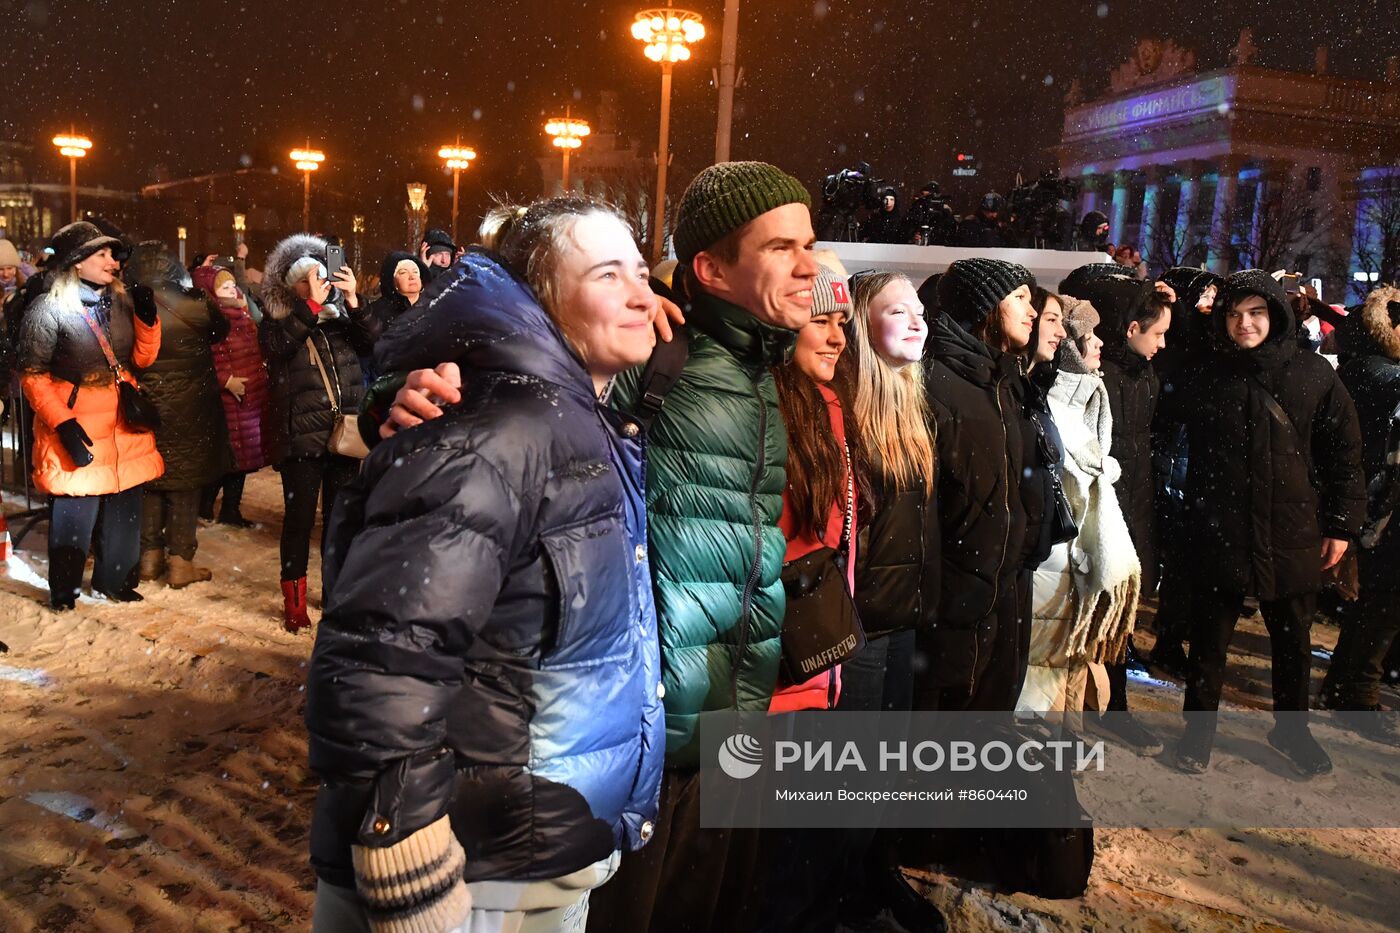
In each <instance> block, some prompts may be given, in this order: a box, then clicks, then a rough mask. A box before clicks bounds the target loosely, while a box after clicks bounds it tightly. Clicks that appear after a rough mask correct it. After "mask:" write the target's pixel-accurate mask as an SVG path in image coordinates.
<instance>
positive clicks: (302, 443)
mask: <svg viewBox="0 0 1400 933" xmlns="http://www.w3.org/2000/svg"><path fill="white" fill-rule="evenodd" d="M328 249H329V247H328V244H327V243H326V241H325V240H323V239H321V238H320V237H315V236H310V235H308V234H296V235H295V236H290V237H288V238H287V239H285V240H283V241H282V242H281V243H278V244H277V246H276V247H274V248H273V250H272V252H271V253H269V254H268V257H267V266H266V269H265V270H264V273H263V306H264V311H265V313H266V316H265V317H264V318H263V322H262V324H261V325H260V328H259V341H260V342H261V344H262V348H263V353H264V355H265V356H266V358H267V364H268V375H269V377H270V382H271V396H272V397H271V402H270V404H269V406H268V413H267V418H266V420H265V421H264V423H263V425H264V429H265V431H266V433H267V444H268V449H269V451H270V453H271V459H272V462H273V464H274V466H275V467H276V468H277V470H278V471H279V472H280V473H281V474H282V502H283V506H284V509H285V517H284V519H283V523H282V542H281V555H282V624H283V626H284V627H285V628H286V629H287V631H289V632H295V631H299V630H300V629H303V628H306V627H307V626H309V625H310V624H311V618H310V616H309V615H308V614H307V611H306V575H307V563H308V561H309V559H310V549H311V530H312V528H313V527H314V526H315V524H316V501H317V499H318V498H319V499H320V501H321V515H322V542H323V544H324V539H325V527H327V526H328V524H329V522H328V521H326V520H327V519H328V518H329V517H330V510H331V506H332V505H334V504H335V497H336V494H337V493H338V492H339V491H340V488H341V487H342V486H344V485H345V484H346V483H347V482H349V481H350V480H351V479H353V478H354V476H355V474H356V472H357V471H358V470H359V461H358V460H356V459H354V458H353V457H350V456H345V455H344V454H342V453H338V452H336V451H334V450H332V449H331V442H332V437H333V433H334V432H333V429H334V428H335V427H336V421H337V412H338V411H343V412H354V411H355V410H356V409H357V408H358V407H359V404H360V397H361V396H362V395H363V394H364V384H363V381H362V379H361V374H360V360H359V357H360V355H361V354H365V353H368V352H369V350H370V340H369V334H368V332H367V331H366V327H365V324H366V318H367V316H368V315H367V313H366V308H365V306H364V304H363V303H362V302H361V301H360V299H359V296H358V294H356V289H357V282H356V281H355V273H354V272H352V271H351V269H350V267H349V266H341V267H340V269H339V270H337V271H336V272H334V273H333V274H332V275H331V276H330V278H329V279H328V278H327V273H326V267H325V262H324V260H325V258H326V255H327V251H328Z"/></svg>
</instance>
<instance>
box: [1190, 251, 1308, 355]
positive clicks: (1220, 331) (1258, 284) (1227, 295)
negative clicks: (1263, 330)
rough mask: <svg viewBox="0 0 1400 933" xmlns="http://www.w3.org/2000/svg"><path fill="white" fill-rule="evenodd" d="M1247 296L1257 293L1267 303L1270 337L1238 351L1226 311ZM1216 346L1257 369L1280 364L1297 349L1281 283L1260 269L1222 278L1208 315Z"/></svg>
mask: <svg viewBox="0 0 1400 933" xmlns="http://www.w3.org/2000/svg"><path fill="white" fill-rule="evenodd" d="M1248 295H1258V296H1260V297H1261V298H1263V299H1264V300H1265V301H1266V302H1268V304H1269V336H1268V337H1265V338H1264V342H1263V343H1262V344H1260V345H1259V346H1257V347H1255V348H1254V349H1253V350H1241V349H1239V348H1238V347H1236V346H1235V344H1234V342H1233V341H1231V340H1230V337H1229V335H1228V334H1227V333H1226V332H1225V313H1226V312H1227V311H1228V310H1229V309H1230V308H1232V307H1233V306H1234V305H1235V304H1236V303H1237V302H1239V301H1240V300H1241V299H1243V298H1245V297H1246V296H1248ZM1210 326H1211V332H1212V335H1213V337H1214V339H1215V345H1216V346H1217V347H1218V348H1219V349H1220V350H1221V352H1222V353H1224V354H1225V356H1226V357H1228V358H1232V359H1236V360H1242V361H1247V362H1248V363H1249V364H1250V365H1251V366H1252V367H1254V368H1257V369H1273V368H1274V367H1276V366H1279V365H1282V364H1283V363H1284V362H1285V361H1286V360H1287V359H1288V358H1289V357H1291V356H1292V355H1293V354H1294V353H1295V352H1297V349H1298V342H1297V340H1296V339H1295V332H1296V331H1297V329H1298V321H1297V319H1296V318H1295V317H1294V316H1293V308H1292V307H1291V306H1290V305H1289V303H1288V296H1287V295H1285V294H1284V292H1283V286H1282V285H1280V284H1279V283H1278V282H1277V281H1275V280H1274V277H1273V276H1271V275H1269V273H1267V272H1265V271H1264V270H1263V269H1243V270H1241V271H1239V272H1236V273H1234V274H1232V275H1230V276H1228V277H1226V279H1225V284H1224V285H1223V286H1221V288H1220V292H1219V294H1217V295H1216V298H1215V310H1214V311H1213V312H1212V313H1211V316H1210Z"/></svg>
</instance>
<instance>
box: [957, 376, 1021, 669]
mask: <svg viewBox="0 0 1400 933" xmlns="http://www.w3.org/2000/svg"><path fill="white" fill-rule="evenodd" d="M1005 381H1006V377H1005V376H1003V377H1002V378H1000V379H998V380H997V381H996V382H995V383H993V384H992V395H993V396H994V397H995V398H996V401H997V415H998V418H997V420H998V421H999V422H1001V447H1002V451H1003V452H1004V453H1005V454H1006V456H1005V458H1004V459H1003V460H1002V463H1003V466H1002V471H1001V507H1002V509H1003V510H1004V511H1005V512H1006V525H1005V528H1006V531H1005V533H1004V534H1003V535H1002V539H1001V557H1000V558H999V559H998V560H997V572H996V576H995V577H993V578H992V605H991V609H990V611H991V612H993V613H995V612H996V609H997V601H998V600H999V599H1000V598H1001V568H1002V567H1004V566H1006V551H1007V548H1008V547H1009V546H1010V545H1011V498H1010V493H1009V492H1008V490H1009V489H1010V488H1011V451H1010V449H1009V446H1008V445H1009V444H1010V442H1011V434H1010V432H1008V431H1007V430H1006V411H1005V409H1003V408H1002V405H1001V387H1002V383H1003V382H1005ZM997 624H998V625H1000V624H1001V620H1000V619H998V620H997ZM980 654H981V646H980V645H979V644H978V641H977V633H976V632H973V633H972V683H971V684H969V685H968V690H967V692H968V693H969V694H970V693H972V692H973V691H974V690H976V689H977V660H978V657H979V655H980Z"/></svg>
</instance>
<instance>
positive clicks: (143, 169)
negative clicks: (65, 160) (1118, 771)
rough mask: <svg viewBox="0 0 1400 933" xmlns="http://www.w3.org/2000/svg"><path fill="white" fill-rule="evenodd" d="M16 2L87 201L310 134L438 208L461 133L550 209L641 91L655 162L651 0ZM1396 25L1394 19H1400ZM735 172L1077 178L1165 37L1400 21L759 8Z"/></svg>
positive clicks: (688, 158) (480, 198)
mask: <svg viewBox="0 0 1400 933" xmlns="http://www.w3.org/2000/svg"><path fill="white" fill-rule="evenodd" d="M370 6H371V4H366V3H362V2H358V0H292V2H276V3H273V2H262V0H244V2H236V0H231V2H218V3H215V2H203V0H178V2H175V0H140V2H131V0H122V2H96V0H89V2H66V3H61V2H56V0H0V24H3V25H2V26H0V30H3V35H4V37H5V41H4V42H3V46H0V49H2V50H0V74H2V75H3V80H0V139H18V140H21V141H25V142H31V143H34V144H35V145H36V146H37V154H36V158H35V160H34V162H35V171H36V173H47V174H49V175H51V176H52V180H55V181H61V180H65V179H64V175H65V174H66V173H65V172H64V171H63V169H64V167H65V166H63V165H62V164H60V160H59V159H58V158H57V157H56V156H55V155H53V153H52V148H51V147H50V146H49V145H48V139H49V137H50V136H52V135H53V134H54V133H55V132H58V131H62V130H65V129H67V128H68V125H69V124H70V123H71V124H72V125H73V126H75V127H76V128H77V129H78V130H80V131H82V132H86V133H88V134H89V135H90V136H91V137H92V138H93V139H94V141H95V142H96V148H95V150H94V152H93V155H92V156H91V157H89V158H88V159H86V160H85V162H84V164H83V166H82V174H83V181H84V183H102V184H107V185H112V186H121V187H128V188H129V187H135V186H137V185H140V184H143V183H147V182H150V181H153V180H155V179H156V178H157V177H158V174H159V173H161V172H165V173H166V174H167V175H169V176H172V177H180V176H183V175H187V174H195V173H201V172H207V171H220V170H226V169H232V168H236V167H238V166H239V164H240V162H241V163H242V164H256V165H269V164H279V165H280V166H281V167H282V168H283V170H289V169H290V166H289V165H288V164H287V163H286V159H285V153H286V151H287V150H288V149H290V148H292V147H293V146H295V145H299V144H301V143H303V142H305V140H306V137H307V136H308V134H309V135H310V137H311V141H312V143H313V144H316V145H320V146H321V147H322V148H323V149H324V150H325V151H326V153H327V158H328V161H327V165H326V167H325V168H324V170H323V171H322V172H320V173H319V174H318V178H317V183H318V184H322V183H323V184H327V185H331V186H333V187H335V188H337V189H339V190H342V191H346V192H349V193H352V194H355V195H357V196H359V197H361V198H364V199H366V200H376V201H383V202H385V203H397V202H400V201H402V198H403V184H404V182H406V181H410V180H425V181H427V182H428V184H429V185H430V204H431V205H432V206H433V208H434V216H435V217H438V216H441V215H442V214H443V210H442V208H443V206H444V204H445V202H444V201H443V200H441V199H442V197H443V194H444V192H450V189H451V183H450V180H448V181H447V183H446V186H445V187H444V179H443V177H442V176H441V175H440V174H438V170H436V165H437V159H436V156H435V153H436V149H437V147H438V146H439V145H440V144H442V143H444V142H450V141H452V140H453V139H454V138H455V137H456V135H457V134H458V133H459V132H460V133H461V136H462V140H463V142H464V143H469V144H472V145H474V146H475V147H476V148H477V150H478V153H479V154H480V156H481V158H480V160H479V162H478V163H477V165H476V166H474V167H473V168H472V169H471V170H470V171H469V172H468V173H467V175H464V178H463V186H464V187H463V197H464V212H467V213H466V216H468V217H470V216H472V213H474V212H476V211H478V210H479V208H480V206H481V205H483V204H484V203H485V200H486V195H487V192H488V191H489V192H500V193H509V194H513V195H515V196H517V197H529V196H531V195H534V194H536V193H537V192H538V186H539V180H538V169H537V166H536V163H535V161H534V160H535V157H537V156H538V155H540V154H542V153H545V152H547V151H550V150H549V147H548V144H547V141H546V140H545V138H544V136H543V133H542V130H541V124H542V122H543V118H544V117H545V116H547V115H549V113H550V112H553V111H557V110H562V109H563V107H564V105H565V103H570V102H571V103H572V104H573V106H574V107H575V108H576V110H577V111H578V112H579V115H581V116H583V117H585V118H595V117H596V114H595V111H596V105H597V100H598V92H599V91H601V90H604V89H613V90H616V91H617V92H618V93H619V94H620V96H621V118H620V122H621V128H622V134H623V136H624V137H625V138H632V137H635V138H637V139H640V140H642V142H643V147H644V151H647V152H650V151H654V148H655V134H656V125H657V123H656V121H657V114H658V97H659V88H660V75H659V67H658V66H656V65H653V64H652V63H651V62H649V61H647V60H646V59H645V58H644V57H643V56H642V53H641V49H640V47H639V44H638V43H637V42H636V41H635V40H633V39H632V38H631V36H630V34H629V32H628V29H629V26H630V23H631V17H632V14H633V13H634V12H635V11H636V9H638V8H640V7H641V6H642V4H640V3H637V4H633V3H619V2H616V0H609V2H601V0H576V2H567V0H555V2H544V0H491V2H481V0H475V2H465V3H461V2H457V3H449V2H438V3H427V2H421V0H416V2H411V3H410V2H401V0H382V2H379V3H377V4H373V7H374V8H373V10H370V9H369V7H370ZM690 6H691V7H692V8H693V9H695V10H696V11H697V12H699V13H701V14H702V15H703V16H704V17H705V21H706V25H707V28H708V30H709V35H708V36H707V37H706V39H705V40H704V41H703V42H702V43H701V44H700V45H699V46H697V47H696V49H695V58H694V59H692V60H691V61H690V62H688V63H683V64H681V65H678V66H677V69H676V79H675V98H674V104H673V123H672V137H671V138H672V146H673V151H674V154H675V155H674V159H675V161H674V163H673V164H674V166H675V167H676V168H675V171H676V172H677V173H679V174H681V176H682V177H681V178H680V179H678V180H677V186H676V188H675V189H673V193H677V192H678V191H679V190H680V188H679V186H680V184H681V183H683V181H684V178H685V176H686V174H687V170H690V171H693V170H694V169H696V168H699V167H700V166H703V165H705V164H707V163H708V161H709V160H710V158H711V155H712V152H713V145H714V142H713V140H714V108H715V91H714V89H713V88H712V87H711V86H710V80H709V79H710V70H711V68H712V67H714V66H715V65H716V64H717V61H718V57H719V34H720V19H721V15H722V12H723V3H722V0H705V2H703V3H695V4H690ZM1382 10H1388V11H1389V12H1387V13H1382ZM740 16H741V26H740V34H739V63H740V65H741V66H742V67H743V68H744V85H743V86H742V87H741V88H740V89H739V92H738V95H737V98H736V114H735V130H734V144H733V157H735V158H757V159H766V160H769V161H773V162H776V163H778V164H779V165H782V166H784V167H786V168H788V169H789V170H791V171H793V172H795V173H797V174H798V175H799V176H800V177H801V178H802V179H803V180H804V181H805V182H806V183H807V184H808V185H809V186H810V187H812V188H813V190H814V191H815V190H816V188H817V186H818V185H819V183H820V178H821V176H822V175H824V174H825V173H827V172H830V171H833V170H835V169H837V168H839V167H841V166H842V165H843V164H848V163H850V162H853V161H854V160H856V159H858V158H863V159H866V160H868V161H869V162H871V163H872V165H873V166H874V168H875V170H876V173H877V174H879V175H881V176H883V177H885V178H888V179H891V180H893V181H895V182H897V183H900V184H901V185H903V186H905V188H906V190H907V188H908V187H910V186H917V185H918V184H919V183H921V182H923V181H924V180H925V179H926V178H929V177H934V178H940V179H943V180H944V181H945V182H946V181H947V180H948V169H949V168H951V164H952V163H951V159H952V154H953V153H954V152H955V151H956V150H957V149H959V148H961V149H966V150H968V151H973V152H975V153H976V154H977V155H978V156H979V158H980V160H981V164H982V168H983V174H984V176H985V180H979V181H978V182H977V186H978V188H979V190H981V189H985V188H987V187H995V188H997V189H999V190H1002V191H1005V190H1006V189H1007V187H1009V185H1008V181H1009V178H1010V176H1011V174H1012V173H1014V172H1015V171H1016V170H1018V169H1020V170H1022V171H1024V172H1026V173H1027V174H1028V175H1033V174H1034V173H1035V172H1037V171H1039V170H1040V169H1042V168H1046V167H1049V166H1050V165H1051V164H1052V162H1053V160H1052V156H1051V155H1050V154H1049V153H1048V152H1047V151H1046V149H1047V147H1049V146H1051V145H1053V144H1054V143H1055V142H1056V140H1057V139H1058V135H1059V129H1060V123H1061V119H1062V107H1063V103H1062V98H1063V94H1064V91H1065V89H1066V88H1067V87H1068V86H1069V83H1070V81H1071V80H1072V79H1074V78H1076V77H1078V78H1081V79H1082V80H1083V82H1084V87H1085V90H1086V91H1087V92H1089V94H1090V95H1091V96H1092V95H1094V94H1096V93H1097V92H1098V91H1100V90H1101V89H1102V88H1103V87H1104V86H1105V85H1106V83H1107V77H1108V73H1109V71H1110V70H1111V69H1112V68H1113V67H1115V66H1117V65H1118V64H1119V63H1121V62H1123V61H1126V60H1127V57H1128V55H1129V52H1130V50H1131V48H1132V46H1133V44H1134V42H1135V40H1136V39H1137V38H1138V37H1139V36H1142V35H1148V34H1156V35H1160V36H1162V37H1164V38H1170V39H1174V40H1176V41H1177V42H1178V43H1179V44H1181V45H1184V46H1186V47H1189V48H1194V49H1195V50H1196V51H1197V55H1198V58H1199V62H1200V67H1201V68H1202V69H1207V68H1214V67H1220V66H1223V65H1224V64H1225V63H1226V57H1227V53H1228V51H1229V49H1230V48H1231V47H1232V46H1233V45H1234V44H1235V41H1236V39H1237V38H1238V35H1239V30H1240V28H1241V27H1242V26H1246V25H1251V26H1253V27H1254V30H1255V33H1254V38H1255V42H1256V44H1257V45H1258V46H1259V48H1260V52H1261V54H1260V59H1259V63H1260V64H1263V65H1269V66H1276V67H1287V68H1295V69H1299V70H1311V68H1312V63H1313V54H1314V49H1315V47H1316V46H1317V44H1319V43H1320V42H1326V43H1328V44H1329V45H1330V46H1331V69H1330V70H1331V71H1332V72H1333V73H1335V74H1342V75H1358V76H1365V77H1371V78H1374V79H1379V78H1380V77H1381V76H1382V75H1383V72H1384V60H1385V57H1386V56H1387V55H1388V54H1395V53H1397V52H1400V43H1397V39H1400V27H1397V23H1396V17H1395V16H1394V7H1393V5H1392V4H1391V3H1382V2H1372V0H1331V2H1316V0H1308V2H1302V0H1236V2H1221V3H1206V2H1201V0H1194V2H1186V0H1131V2H1129V0H1105V2H1100V0H1035V2H1022V0H999V2H986V0H983V2H974V0H939V2H931V0H890V2H885V3H878V2H872V0H743V2H742V3H741V6H740Z"/></svg>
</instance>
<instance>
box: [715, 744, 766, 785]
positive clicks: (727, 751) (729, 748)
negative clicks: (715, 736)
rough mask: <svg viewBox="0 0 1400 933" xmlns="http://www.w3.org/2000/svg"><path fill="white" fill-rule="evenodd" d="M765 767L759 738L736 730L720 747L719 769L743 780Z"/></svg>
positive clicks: (738, 779) (736, 778) (737, 779)
mask: <svg viewBox="0 0 1400 933" xmlns="http://www.w3.org/2000/svg"><path fill="white" fill-rule="evenodd" d="M762 767H763V746H762V745H760V744H759V742H758V739H756V738H754V737H753V736H751V735H747V734H745V733H743V732H736V733H734V734H733V735H731V736H730V737H729V738H727V739H725V740H724V744H723V745H721V746H720V747H719V769H720V770H721V771H723V772H724V773H725V774H727V775H729V776H730V777H732V778H734V779H735V780H736V781H742V780H744V779H745V778H751V777H753V776H754V775H755V774H757V773H758V771H759V769H760V768H762Z"/></svg>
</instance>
